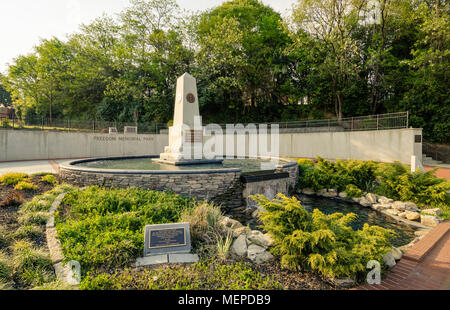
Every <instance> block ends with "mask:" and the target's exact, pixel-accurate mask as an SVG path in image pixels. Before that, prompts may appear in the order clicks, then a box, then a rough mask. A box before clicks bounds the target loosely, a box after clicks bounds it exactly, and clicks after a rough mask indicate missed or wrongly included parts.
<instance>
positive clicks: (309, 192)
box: [302, 188, 316, 195]
mask: <svg viewBox="0 0 450 310" xmlns="http://www.w3.org/2000/svg"><path fill="white" fill-rule="evenodd" d="M302 192H303V194H305V195H315V194H316V192H315V191H314V190H312V189H311V188H304V189H303V190H302Z"/></svg>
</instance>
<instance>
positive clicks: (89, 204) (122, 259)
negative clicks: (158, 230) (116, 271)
mask: <svg viewBox="0 0 450 310" xmlns="http://www.w3.org/2000/svg"><path fill="white" fill-rule="evenodd" d="M193 206H194V200H193V199H189V198H185V197H181V196H179V195H176V194H174V193H169V192H166V193H162V192H157V191H147V190H143V189H137V188H127V189H104V188H99V187H89V188H87V189H84V190H73V191H71V192H70V193H68V194H67V195H66V196H65V197H64V200H63V203H62V204H61V206H60V208H59V210H58V211H57V213H56V225H57V229H58V237H59V239H60V241H61V243H62V248H63V252H64V254H65V256H66V257H67V259H68V260H77V261H79V262H80V263H81V266H82V270H83V271H89V270H92V269H95V268H101V267H103V268H112V267H120V266H126V265H128V264H130V263H132V262H133V261H134V260H135V259H136V258H137V257H138V256H140V255H142V249H143V247H144V227H145V226H146V225H150V224H163V223H176V222H179V221H180V219H181V214H182V212H183V210H185V209H188V208H191V207H193ZM62 210H64V212H61V211H62Z"/></svg>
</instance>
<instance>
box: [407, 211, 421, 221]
mask: <svg viewBox="0 0 450 310" xmlns="http://www.w3.org/2000/svg"><path fill="white" fill-rule="evenodd" d="M406 219H407V220H410V221H420V213H419V212H412V211H408V212H406Z"/></svg>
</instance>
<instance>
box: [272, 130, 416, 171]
mask: <svg viewBox="0 0 450 310" xmlns="http://www.w3.org/2000/svg"><path fill="white" fill-rule="evenodd" d="M415 135H420V136H422V129H397V130H380V131H354V132H329V133H308V134H281V135H280V155H283V156H291V157H306V158H314V157H317V156H320V157H323V158H326V159H336V158H340V159H360V160H375V161H379V162H393V161H400V162H402V163H404V164H410V163H411V156H412V155H415V156H417V158H419V159H420V160H422V143H421V142H420V143H415Z"/></svg>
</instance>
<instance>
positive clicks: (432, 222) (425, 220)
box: [420, 215, 440, 227]
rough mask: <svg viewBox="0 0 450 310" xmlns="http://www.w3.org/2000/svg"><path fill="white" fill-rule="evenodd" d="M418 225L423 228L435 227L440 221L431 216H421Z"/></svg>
mask: <svg viewBox="0 0 450 310" xmlns="http://www.w3.org/2000/svg"><path fill="white" fill-rule="evenodd" d="M420 223H421V224H422V225H425V226H430V227H435V226H437V225H438V224H439V223H440V220H439V218H438V217H437V216H433V215H421V216H420Z"/></svg>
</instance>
